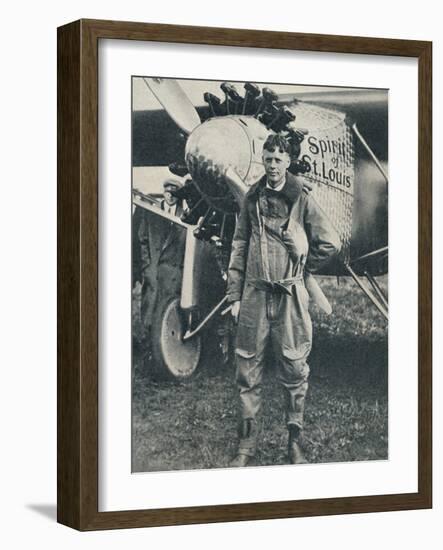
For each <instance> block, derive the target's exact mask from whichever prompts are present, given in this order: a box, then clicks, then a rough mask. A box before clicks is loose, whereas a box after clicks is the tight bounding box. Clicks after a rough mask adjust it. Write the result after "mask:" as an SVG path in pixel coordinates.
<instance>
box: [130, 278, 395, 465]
mask: <svg viewBox="0 0 443 550" xmlns="http://www.w3.org/2000/svg"><path fill="white" fill-rule="evenodd" d="M319 282H320V284H321V286H322V288H323V290H324V292H325V294H326V295H327V296H328V298H329V299H330V302H331V304H332V306H333V313H332V315H331V316H330V317H327V316H325V315H324V314H322V313H321V312H319V311H318V310H314V309H313V311H312V312H311V313H312V318H313V321H314V343H313V349H312V353H311V356H310V360H309V364H310V367H311V375H310V386H309V392H308V396H307V401H306V410H305V429H304V434H303V444H304V448H305V450H306V455H307V458H308V460H309V462H317V463H319V462H344V461H356V460H383V459H387V458H388V336H387V334H388V331H387V322H386V321H385V320H384V318H382V317H381V315H380V314H379V313H378V312H377V311H376V309H375V308H374V307H373V306H372V305H371V304H370V302H369V300H368V299H367V298H366V297H365V296H364V295H363V294H362V293H361V291H359V290H358V289H357V287H356V285H355V283H354V282H353V281H351V280H349V279H348V278H341V279H340V283H339V285H337V280H336V279H335V278H329V277H328V278H327V277H325V278H319ZM380 282H381V285H382V287H383V288H384V289H385V290H386V289H387V278H381V281H380ZM138 305H139V295H138V294H137V293H135V294H134V338H135V340H136V341H137V339H138V338H139V337H140V334H141V328H140V322H139V316H138ZM139 350H140V348H139V346H137V345H136V346H135V351H134V364H133V395H132V419H133V426H132V438H133V439H132V468H133V471H134V472H141V471H145V472H146V471H160V470H163V471H164V470H181V469H187V470H190V469H196V468H198V469H202V468H223V467H226V466H227V465H228V462H229V460H230V459H231V458H232V456H233V454H234V453H235V448H236V437H237V433H236V432H237V421H238V420H237V404H238V403H237V389H236V386H235V382H234V366H233V365H232V364H227V365H222V364H221V363H220V362H219V361H215V360H214V358H213V357H210V358H206V359H205V360H204V361H203V364H202V365H201V367H200V368H199V370H198V371H197V372H196V374H195V375H194V377H193V378H192V379H191V380H189V381H186V382H158V381H156V380H155V379H154V378H153V376H152V374H151V373H150V372H149V370H148V369H146V366H145V365H144V364H143V362H142V358H141V354H140V351H139ZM283 403H284V400H283V395H282V393H281V388H280V387H279V385H278V384H277V382H276V380H275V377H274V373H273V370H272V365H269V368H267V370H266V372H265V377H264V405H263V411H262V414H261V417H260V419H259V450H258V453H257V455H256V457H255V459H254V462H253V463H252V465H271V464H273V465H276V464H287V463H288V462H287V456H286V448H287V430H286V427H285V424H284V410H283Z"/></svg>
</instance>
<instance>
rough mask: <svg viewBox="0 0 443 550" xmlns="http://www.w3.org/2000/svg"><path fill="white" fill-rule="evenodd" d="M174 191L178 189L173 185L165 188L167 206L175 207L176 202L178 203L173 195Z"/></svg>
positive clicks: (164, 194)
mask: <svg viewBox="0 0 443 550" xmlns="http://www.w3.org/2000/svg"><path fill="white" fill-rule="evenodd" d="M171 191H172V192H174V191H176V188H175V187H174V186H172V185H169V186H167V187H165V190H164V192H163V196H164V197H165V201H166V204H167V205H168V206H173V205H174V204H175V203H176V202H177V200H178V199H177V197H175V196H174V195H173V194H172V193H171Z"/></svg>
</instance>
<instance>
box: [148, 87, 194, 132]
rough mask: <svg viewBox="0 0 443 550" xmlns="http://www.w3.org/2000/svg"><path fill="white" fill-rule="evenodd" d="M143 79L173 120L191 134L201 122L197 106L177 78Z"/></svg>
mask: <svg viewBox="0 0 443 550" xmlns="http://www.w3.org/2000/svg"><path fill="white" fill-rule="evenodd" d="M143 80H144V82H145V84H146V85H147V86H148V88H149V89H150V90H151V92H152V93H153V94H154V95H155V97H156V98H157V99H158V100H159V101H160V103H161V104H162V105H163V107H164V109H165V111H166V112H167V113H168V114H169V116H170V117H171V118H172V120H173V121H174V122H175V123H176V124H177V126H179V128H181V129H182V130H183V131H184V132H186V134H190V133H191V132H192V130H193V129H194V128H196V127H197V126H199V125H200V124H201V120H200V117H199V115H198V113H197V110H196V108H195V107H194V105H192V103H191V101H190V100H189V98H188V96H187V95H186V94H185V92H184V91H183V89H182V88H181V86H180V84H179V83H178V82H177V81H176V80H172V79H169V78H143Z"/></svg>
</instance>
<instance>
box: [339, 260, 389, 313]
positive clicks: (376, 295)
mask: <svg viewBox="0 0 443 550" xmlns="http://www.w3.org/2000/svg"><path fill="white" fill-rule="evenodd" d="M345 268H346V270H347V271H348V273H349V275H350V276H351V277H352V278H353V279H354V281H355V282H356V283H357V285H358V286H359V287H360V288H361V290H362V291H363V292H364V293H365V294H366V296H367V297H368V298H369V299H370V300H371V302H372V303H373V304H374V306H375V307H376V308H377V309H378V311H379V312H380V313H381V314H382V315H383V316H384V317H385V319H388V308H387V301H386V298H385V297H384V295H383V293H382V291H381V290H380V287H379V286H378V283H377V281H376V280H375V279H374V278H373V277H372V275H369V273H368V272H365V275H366V277H367V279H368V281H369V282H370V284H371V285H375V287H373V289H374V290H371V289H370V288H369V287H368V286H367V285H366V284H365V283H364V282H363V281H362V280H361V279H360V278H359V276H358V275H357V274H356V273H355V271H354V270H353V269H352V267H351V266H350V265H349V264H345ZM368 275H369V276H368ZM371 279H372V281H371ZM375 289H377V290H375ZM381 296H383V298H381Z"/></svg>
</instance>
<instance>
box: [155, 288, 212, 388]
mask: <svg viewBox="0 0 443 550" xmlns="http://www.w3.org/2000/svg"><path fill="white" fill-rule="evenodd" d="M183 327H184V322H183V316H182V310H181V308H180V299H179V298H173V299H172V300H169V301H168V302H165V303H164V304H163V305H161V306H160V307H158V308H157V311H156V314H155V316H154V323H153V326H152V354H153V360H154V374H155V376H156V378H159V379H169V380H185V379H188V378H190V377H191V376H192V375H193V374H194V372H195V371H196V370H197V368H198V365H199V362H200V358H201V348H202V345H201V337H200V335H196V336H194V337H193V338H191V339H190V340H187V341H186V342H183V340H182V337H183V334H184V328H183Z"/></svg>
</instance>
